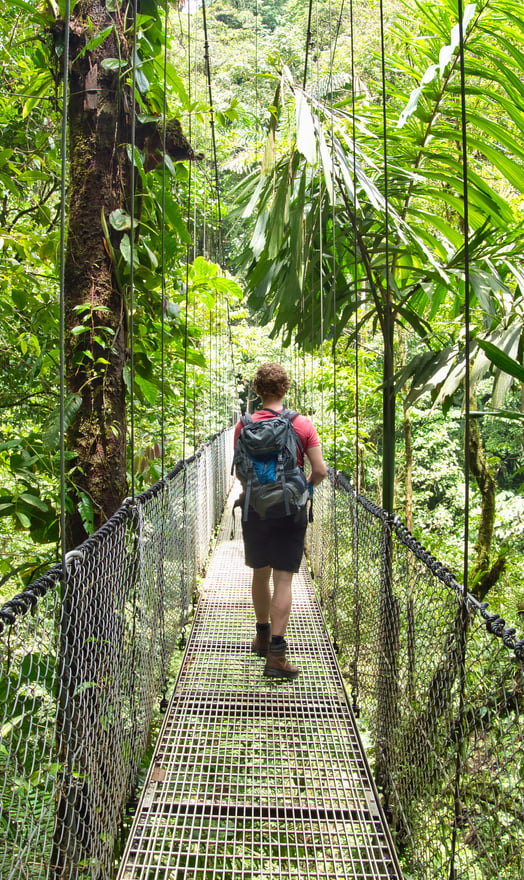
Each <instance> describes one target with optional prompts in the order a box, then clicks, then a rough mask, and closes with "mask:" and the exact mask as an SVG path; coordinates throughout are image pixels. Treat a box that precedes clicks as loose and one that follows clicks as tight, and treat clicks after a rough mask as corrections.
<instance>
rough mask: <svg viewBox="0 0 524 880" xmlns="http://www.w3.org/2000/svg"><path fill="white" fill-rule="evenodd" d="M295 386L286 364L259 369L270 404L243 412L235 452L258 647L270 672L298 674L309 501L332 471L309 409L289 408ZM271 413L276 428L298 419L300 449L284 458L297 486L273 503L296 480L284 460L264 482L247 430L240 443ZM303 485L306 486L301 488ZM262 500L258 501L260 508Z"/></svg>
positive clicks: (258, 386)
mask: <svg viewBox="0 0 524 880" xmlns="http://www.w3.org/2000/svg"><path fill="white" fill-rule="evenodd" d="M289 386H290V380H289V378H288V376H287V374H286V371H285V370H284V369H283V367H281V366H280V364H274V363H268V364H263V365H262V366H261V367H260V368H259V370H258V372H257V373H256V376H255V378H254V380H253V388H254V390H255V392H256V393H257V394H258V395H259V396H260V399H261V400H262V407H261V409H259V410H258V411H257V412H255V413H253V415H252V416H243V417H242V419H241V420H240V421H239V422H238V424H237V426H236V429H235V459H234V466H235V467H236V472H237V476H239V478H240V479H241V482H242V484H243V489H244V493H243V498H241V500H240V504H241V507H242V509H243V511H244V513H243V516H242V534H243V538H244V550H245V561H246V565H247V566H249V567H250V568H252V569H253V579H252V598H253V606H254V610H255V615H256V620H257V622H256V636H255V638H254V639H253V643H252V646H251V650H252V651H253V652H254V653H256V654H258V655H259V656H261V657H266V665H265V667H264V675H266V676H268V677H272V678H283V679H293V678H296V677H297V676H298V674H299V670H298V668H297V667H296V666H294V665H293V664H291V663H290V662H289V661H288V660H287V659H286V649H287V643H286V641H285V639H284V635H285V632H286V626H287V622H288V619H289V614H290V611H291V602H292V580H293V573H294V572H297V571H298V570H299V568H300V563H301V560H302V554H303V552H304V539H305V534H306V527H307V504H306V501H307V499H308V497H309V498H311V497H312V493H313V487H314V486H316V485H318V484H319V483H320V482H322V480H323V479H324V477H325V476H326V474H327V467H326V464H325V462H324V459H323V456H322V450H321V448H320V441H319V439H318V434H317V432H316V430H315V428H314V426H313V424H312V422H311V421H310V420H309V419H308V418H306V417H305V416H302V415H300V414H298V413H295V412H291V411H289V410H286V409H285V407H284V404H283V399H284V397H285V395H286V392H287V390H288V388H289ZM279 414H282V415H280V416H279ZM269 419H275V420H276V421H275V422H274V423H273V424H274V425H275V430H276V426H279V425H280V424H281V423H283V428H282V430H286V429H288V426H289V425H291V429H290V430H289V431H288V433H289V434H290V436H291V438H292V439H291V441H290V442H288V447H289V448H290V449H291V453H289V452H288V451H286V456H285V457H287V459H289V458H290V457H291V454H292V455H293V456H294V461H288V462H287V464H281V465H280V467H281V469H282V471H286V470H289V472H290V473H291V477H290V480H291V482H292V483H293V486H292V488H291V490H290V492H287V497H286V498H284V500H283V501H282V500H280V502H279V503H277V504H276V505H275V506H274V507H273V508H272V507H271V504H270V502H269V500H268V495H271V494H272V492H273V490H275V491H278V490H279V488H280V492H281V494H282V489H281V484H282V483H283V481H284V480H287V479H288V477H287V475H284V476H283V474H282V472H281V473H280V476H279V472H278V468H279V465H278V463H277V465H276V468H277V474H276V478H275V474H273V475H272V476H273V481H272V482H271V476H270V477H269V478H268V479H269V482H266V480H265V479H264V477H263V476H261V482H265V483H266V484H265V485H263V486H260V485H259V482H258V479H257V474H258V475H259V476H260V469H261V467H262V466H260V465H258V464H257V463H256V462H255V464H254V465H253V462H252V461H251V462H250V461H249V460H248V461H247V464H246V462H245V461H244V460H243V459H244V458H245V459H248V458H249V456H246V455H245V453H244V452H243V448H244V446H245V443H244V436H242V438H241V439H240V442H239V438H240V436H241V432H242V434H243V435H244V433H245V432H247V431H249V430H250V427H249V426H250V424H251V425H253V424H255V425H256V424H257V423H258V422H260V421H262V420H269ZM271 428H273V425H271V426H270V425H268V424H266V425H263V426H262V425H258V431H259V432H260V431H265V432H267V431H268V429H271ZM244 429H245V431H244ZM254 430H255V431H256V430H257V429H256V428H255V429H254ZM246 443H247V441H246ZM304 455H306V456H307V457H308V459H309V461H310V464H311V473H310V475H309V477H308V480H307V481H306V479H305V477H304V475H303V471H302V467H303V464H304ZM266 459H267V456H266ZM297 465H298V467H297ZM250 467H251V472H252V474H253V477H252V478H251V477H249V476H246V469H247V472H249V468H250ZM265 467H266V470H267V469H269V470H271V467H273V468H274V467H275V465H274V464H272V463H271V462H269V463H268V464H266V466H265ZM255 469H256V474H255ZM297 472H298V473H297ZM296 486H298V488H295V487H296ZM265 490H267V491H266V492H265ZM286 491H287V490H286ZM259 495H260V497H261V501H260V504H259ZM255 507H258V509H259V511H260V512H259V513H257V510H256V509H255ZM271 574H273V594H271V589H270V580H271Z"/></svg>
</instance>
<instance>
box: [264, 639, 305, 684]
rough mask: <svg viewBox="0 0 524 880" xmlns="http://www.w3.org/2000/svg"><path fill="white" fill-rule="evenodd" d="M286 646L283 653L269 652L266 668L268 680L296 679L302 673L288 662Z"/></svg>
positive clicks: (265, 672) (265, 673)
mask: <svg viewBox="0 0 524 880" xmlns="http://www.w3.org/2000/svg"><path fill="white" fill-rule="evenodd" d="M286 647H287V646H286V644H285V643H284V647H283V649H282V650H281V651H272V650H269V651H268V653H267V658H266V665H265V666H264V675H265V676H266V677H267V678H287V679H293V678H296V677H297V676H298V674H299V672H300V669H299V668H298V666H293V664H292V663H290V662H289V660H286Z"/></svg>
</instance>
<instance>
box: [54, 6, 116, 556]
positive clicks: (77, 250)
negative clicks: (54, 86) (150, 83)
mask: <svg viewBox="0 0 524 880" xmlns="http://www.w3.org/2000/svg"><path fill="white" fill-rule="evenodd" d="M109 26H112V31H111V32H110V33H109V35H108V36H107V38H106V39H105V40H104V41H103V43H102V44H101V45H100V46H99V47H97V48H96V49H94V50H93V51H85V46H86V43H87V42H88V41H89V40H92V38H93V36H94V35H95V34H96V33H99V32H100V31H102V30H103V29H105V28H107V27H109ZM70 33H71V64H70V101H69V149H70V155H69V160H70V179H69V228H68V242H67V255H66V267H65V298H66V364H67V366H66V371H67V390H68V393H70V394H75V395H78V396H79V398H81V405H80V408H79V410H78V412H77V414H76V417H75V419H74V421H73V423H72V424H71V426H70V428H69V431H68V439H67V446H68V450H69V451H70V452H72V453H73V454H74V458H73V459H72V462H71V470H70V477H71V480H72V484H73V490H72V493H71V495H70V500H71V502H72V503H71V509H70V510H69V512H68V524H67V533H68V534H67V543H68V546H69V547H71V546H75V545H76V544H78V543H79V542H81V541H82V540H83V539H84V538H85V537H86V530H85V527H84V523H83V518H82V516H81V515H80V510H79V507H82V506H83V508H84V509H87V510H90V509H92V513H93V524H94V528H95V529H96V528H98V527H99V526H100V525H102V524H103V523H104V522H105V521H106V520H107V519H108V518H109V517H110V516H111V515H112V514H113V513H114V511H115V510H116V509H117V508H118V507H119V506H120V504H121V502H122V500H123V498H124V497H125V495H126V492H127V480H126V402H125V387H124V379H123V370H124V364H125V359H126V332H127V327H126V310H125V302H124V295H123V292H122V291H121V290H120V289H119V288H118V285H117V283H116V278H115V273H114V267H113V262H112V259H111V256H110V251H111V248H110V247H109V246H108V242H107V241H106V238H105V235H104V231H103V226H102V214H103V215H104V216H105V218H106V222H107V226H108V227H109V220H108V218H109V215H110V214H111V212H112V211H114V210H115V209H117V208H123V207H124V204H125V195H126V190H127V178H128V177H129V163H128V159H127V155H126V152H125V146H122V145H123V144H125V142H126V140H128V138H127V137H126V133H125V129H126V111H125V104H124V101H125V97H126V96H125V94H124V93H123V91H122V88H121V85H120V81H119V74H118V72H114V71H110V70H104V69H103V68H102V61H103V60H104V58H118V57H121V58H124V59H125V57H126V55H128V54H129V48H128V45H127V41H126V39H125V36H124V22H123V18H122V15H121V14H120V13H119V11H118V5H117V11H116V12H114V13H110V12H108V11H107V9H106V8H105V5H103V4H102V3H101V2H98V0H82V2H80V3H77V4H76V5H75V6H74V10H73V16H72V19H71V25H70ZM127 103H128V105H129V97H128V99H127ZM109 228H110V227H109ZM118 245H119V240H118V237H117V236H116V235H115V241H113V247H114V248H115V249H117V248H118ZM80 328H83V330H81V329H80Z"/></svg>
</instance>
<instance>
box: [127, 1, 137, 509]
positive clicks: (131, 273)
mask: <svg viewBox="0 0 524 880" xmlns="http://www.w3.org/2000/svg"><path fill="white" fill-rule="evenodd" d="M131 7H132V10H133V43H132V45H133V64H132V83H131V180H130V200H131V220H130V230H129V232H130V261H131V263H130V266H129V355H130V372H131V379H130V385H131V389H130V409H131V426H130V428H131V433H130V444H131V498H132V499H133V501H134V500H135V332H134V321H135V315H134V311H135V268H134V264H135V149H136V71H137V52H136V43H137V33H138V24H137V22H138V14H137V0H131Z"/></svg>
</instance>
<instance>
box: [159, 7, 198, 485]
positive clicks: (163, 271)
mask: <svg viewBox="0 0 524 880" xmlns="http://www.w3.org/2000/svg"><path fill="white" fill-rule="evenodd" d="M168 20H169V0H165V4H164V22H165V24H164V27H165V31H164V107H163V111H164V118H163V128H162V153H163V157H164V161H163V162H162V200H161V201H162V206H161V211H162V233H161V248H162V254H161V258H160V271H161V274H162V279H161V285H162V286H161V323H160V452H161V456H162V457H161V469H162V479H164V470H165V452H164V447H165V312H166V307H167V297H166V259H165V251H166V140H167V28H168ZM190 142H191V139H190ZM190 166H191V163H190Z"/></svg>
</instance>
